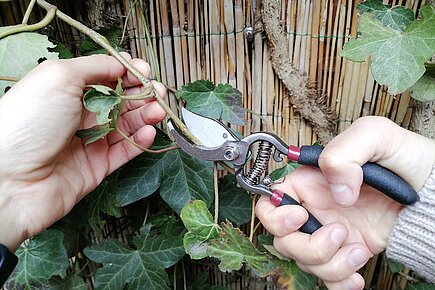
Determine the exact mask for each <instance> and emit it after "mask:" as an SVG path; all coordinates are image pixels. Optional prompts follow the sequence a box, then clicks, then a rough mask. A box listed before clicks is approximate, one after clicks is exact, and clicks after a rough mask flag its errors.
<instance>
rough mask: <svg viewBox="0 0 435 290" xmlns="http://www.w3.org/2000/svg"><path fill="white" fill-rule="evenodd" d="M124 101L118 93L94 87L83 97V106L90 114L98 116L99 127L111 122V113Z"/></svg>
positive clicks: (100, 86) (103, 87) (98, 86)
mask: <svg viewBox="0 0 435 290" xmlns="http://www.w3.org/2000/svg"><path fill="white" fill-rule="evenodd" d="M121 101H122V99H121V97H120V96H119V95H118V93H117V92H116V91H115V90H113V89H111V88H109V87H106V86H102V85H92V86H91V89H90V90H88V91H87V92H86V94H85V95H84V97H83V104H84V106H85V108H86V109H87V110H88V111H90V112H95V113H96V114H97V125H104V124H107V123H109V122H110V121H111V119H110V118H109V115H110V112H111V111H112V110H113V109H114V108H116V106H117V105H118V104H120V103H121Z"/></svg>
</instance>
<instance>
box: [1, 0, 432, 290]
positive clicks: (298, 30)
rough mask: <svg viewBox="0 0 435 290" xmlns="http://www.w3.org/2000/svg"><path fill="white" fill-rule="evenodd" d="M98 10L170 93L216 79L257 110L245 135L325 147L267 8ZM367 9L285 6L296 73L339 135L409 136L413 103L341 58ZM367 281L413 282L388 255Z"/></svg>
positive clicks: (191, 4)
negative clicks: (290, 88)
mask: <svg viewBox="0 0 435 290" xmlns="http://www.w3.org/2000/svg"><path fill="white" fill-rule="evenodd" d="M263 1H265V0H263ZM88 2H103V4H104V5H103V7H104V11H100V12H102V13H103V15H102V17H103V18H105V17H106V18H105V20H106V22H105V23H106V25H107V19H109V22H110V21H111V23H112V24H113V23H115V24H118V25H120V26H122V27H124V28H125V35H124V36H125V37H124V39H125V41H124V43H125V47H126V48H127V49H128V50H129V51H130V52H131V54H132V55H133V56H134V57H139V58H143V59H145V60H148V61H149V63H150V64H151V66H152V74H153V77H154V78H155V79H157V80H159V81H161V82H163V83H164V84H166V85H167V86H169V87H171V88H174V89H178V88H180V87H181V86H182V85H184V84H186V83H188V82H190V81H194V80H198V79H208V80H211V81H213V82H214V83H216V84H218V83H230V84H231V85H233V86H234V87H237V88H238V89H239V90H240V91H241V92H242V95H243V104H244V106H245V108H246V110H247V111H246V112H247V113H246V116H247V124H246V126H243V127H238V128H237V129H238V130H239V131H241V132H242V133H243V134H249V133H251V132H255V131H260V130H266V131H270V132H274V133H276V134H278V135H279V136H281V137H282V138H283V139H284V140H285V141H286V142H288V143H290V144H295V145H304V144H312V143H314V142H316V141H318V137H317V135H316V134H315V133H314V132H313V127H312V126H311V125H310V123H309V122H308V121H307V120H306V119H305V118H302V117H301V115H300V114H299V112H298V110H297V109H296V107H295V106H294V105H295V104H292V103H290V101H289V98H288V95H287V92H286V88H285V86H284V85H283V83H282V82H281V80H280V79H279V78H278V77H277V75H276V74H275V71H274V68H273V64H272V62H271V60H270V48H269V46H268V41H267V38H266V36H265V32H264V27H263V23H262V13H261V9H260V8H261V5H262V0H116V1H115V0H112V1H95V0H94V1H88ZM359 2H361V1H352V0H282V1H281V14H280V15H277V17H279V18H280V21H281V23H282V29H283V31H284V32H285V34H286V38H287V49H288V53H289V56H290V58H291V61H292V65H293V66H294V67H295V68H296V69H297V70H298V71H299V72H300V73H301V74H303V75H304V76H305V77H306V79H307V80H308V83H309V84H310V85H311V86H313V87H315V88H316V89H317V90H318V91H319V92H320V95H321V96H322V97H323V98H324V99H325V104H326V105H327V106H328V107H329V108H330V109H331V110H332V111H333V112H334V113H335V114H336V116H337V123H336V124H337V132H341V131H342V130H344V129H345V128H347V127H348V126H349V125H350V124H351V123H352V122H353V121H355V120H356V119H357V118H359V117H361V116H366V115H378V116H385V117H387V118H390V119H391V120H393V121H394V122H396V123H397V124H399V125H401V126H403V127H405V128H407V127H408V126H409V122H410V118H411V116H412V106H411V105H410V95H409V94H408V93H403V94H401V95H397V96H392V95H390V94H388V93H387V90H386V88H385V87H383V86H380V85H378V84H377V83H375V81H374V80H373V77H372V75H371V73H370V69H369V64H368V63H367V62H364V63H354V62H351V61H348V60H346V59H344V58H342V57H340V56H339V53H340V51H341V49H342V46H343V44H344V43H345V42H346V41H348V40H349V39H350V38H351V37H355V35H356V25H357V11H356V9H355V7H356V5H357V4H358V3H359ZM425 2H426V1H425V0H392V1H384V3H388V4H392V5H406V6H408V7H410V8H411V9H413V10H414V11H417V10H418V8H419V7H420V6H421V5H423V4H425ZM27 3H28V0H16V1H12V2H4V3H0V8H1V9H2V10H1V12H0V25H2V26H3V25H7V24H14V23H19V22H20V21H21V20H20V19H21V18H22V16H23V14H24V11H25V7H26V6H27ZM52 3H53V4H55V5H57V6H58V7H59V8H60V9H62V11H64V12H66V13H67V14H70V15H71V16H73V17H75V18H76V19H78V20H81V21H82V22H84V23H89V24H92V23H93V22H92V19H91V20H90V18H92V17H90V16H89V14H91V12H89V11H86V9H84V7H87V8H89V6H84V5H83V3H81V4H80V1H61V0H57V1H52ZM100 10H101V9H100ZM38 13H39V14H38ZM41 14H43V12H42V11H40V12H38V11H36V12H35V13H34V15H33V16H32V17H34V18H35V19H38V18H40V17H41ZM107 15H109V16H107ZM103 23H104V22H103ZM46 32H47V33H50V34H51V36H52V37H54V38H56V39H59V40H60V41H62V42H64V43H68V44H72V45H74V44H77V43H78V42H79V41H80V39H81V37H82V36H81V35H80V34H79V33H78V32H77V31H75V30H74V29H71V28H70V27H68V26H67V25H66V24H64V23H61V22H60V21H58V20H56V21H55V23H53V26H52V27H51V30H50V31H46ZM289 65H290V64H289ZM167 101H168V103H169V105H170V106H171V108H172V109H173V110H177V104H178V100H177V99H176V98H175V96H174V95H173V94H169V96H168V99H167ZM271 169H272V168H271ZM117 226H119V224H118V225H117V224H114V225H112V227H115V228H116V227H117ZM258 230H260V231H262V230H263V229H261V228H259V229H258ZM190 271H191V273H192V275H195V274H198V273H199V272H201V271H209V276H210V277H209V278H210V282H212V283H214V284H213V285H222V286H226V287H228V289H277V288H276V286H273V283H271V281H267V280H264V281H258V280H256V279H254V278H253V277H251V276H250V274H249V273H248V272H242V271H241V272H239V273H233V274H224V273H221V272H219V271H218V270H217V268H216V267H212V268H210V265H209V264H207V265H204V264H201V262H193V264H192V265H191V269H190ZM362 272H363V274H364V276H365V278H366V283H367V286H366V288H367V289H379V290H387V289H404V287H405V286H406V283H407V282H406V281H407V280H406V278H405V276H406V274H407V273H402V274H400V275H398V274H393V273H391V272H390V271H389V270H388V268H387V265H386V263H385V260H384V258H383V256H382V255H379V256H376V257H374V258H373V259H372V260H371V261H370V263H368V265H367V266H366V267H365V268H364V269H362Z"/></svg>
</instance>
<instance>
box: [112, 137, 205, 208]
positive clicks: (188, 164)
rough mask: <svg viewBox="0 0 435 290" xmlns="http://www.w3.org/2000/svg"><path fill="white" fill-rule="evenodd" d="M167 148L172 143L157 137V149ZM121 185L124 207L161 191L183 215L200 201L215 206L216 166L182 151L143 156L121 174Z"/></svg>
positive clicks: (120, 199)
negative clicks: (190, 206) (193, 202)
mask: <svg viewBox="0 0 435 290" xmlns="http://www.w3.org/2000/svg"><path fill="white" fill-rule="evenodd" d="M159 135H162V133H159ZM162 144H163V146H162ZM165 144H172V142H171V141H169V140H168V138H167V136H165V137H163V138H162V137H161V136H158V137H157V138H156V140H155V145H154V147H156V146H157V147H159V146H160V147H167V145H165ZM118 185H119V188H118V192H117V197H118V201H119V203H120V205H121V206H124V205H127V204H130V203H133V202H135V201H137V200H139V199H142V198H144V197H147V196H149V195H151V194H153V193H154V192H155V191H156V190H157V189H158V188H160V190H159V192H160V195H161V196H162V198H163V199H164V200H165V202H166V203H167V204H168V205H169V206H170V207H171V208H172V209H173V210H174V211H176V212H180V211H181V209H182V208H183V207H184V205H185V204H186V203H188V202H189V201H191V200H195V199H201V200H203V201H205V202H206V204H207V205H211V204H212V201H213V164H212V163H211V162H209V161H204V160H200V159H197V158H194V157H192V156H190V155H188V154H186V153H184V152H183V151H182V150H180V149H177V150H171V151H167V152H164V153H159V154H150V153H143V154H142V155H140V156H139V157H137V158H135V159H134V160H132V161H130V162H129V163H128V164H127V165H126V166H125V167H124V168H123V169H122V170H121V172H120V174H119V180H118Z"/></svg>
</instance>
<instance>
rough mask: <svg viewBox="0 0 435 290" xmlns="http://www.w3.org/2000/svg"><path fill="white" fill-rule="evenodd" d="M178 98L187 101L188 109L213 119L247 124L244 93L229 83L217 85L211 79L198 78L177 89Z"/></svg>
mask: <svg viewBox="0 0 435 290" xmlns="http://www.w3.org/2000/svg"><path fill="white" fill-rule="evenodd" d="M175 95H176V96H177V98H180V99H183V100H184V101H186V103H187V109H188V110H190V111H192V112H195V113H197V114H200V115H203V116H207V117H210V118H213V119H220V120H223V121H227V122H230V123H232V124H236V125H244V124H245V110H244V109H243V105H242V93H241V92H240V91H238V90H237V89H235V88H233V87H232V86H231V85H229V84H219V85H217V86H215V85H214V84H213V83H212V82H211V81H208V80H198V81H195V82H192V83H189V84H187V85H185V86H183V87H182V88H181V90H179V91H177V93H176V94H175Z"/></svg>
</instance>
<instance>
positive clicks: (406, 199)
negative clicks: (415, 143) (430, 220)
mask: <svg viewBox="0 0 435 290" xmlns="http://www.w3.org/2000/svg"><path fill="white" fill-rule="evenodd" d="M181 115H182V118H183V122H184V124H185V125H186V127H187V129H188V130H189V131H190V132H191V133H192V134H193V135H194V136H195V137H196V138H197V139H198V140H199V141H200V143H201V145H197V144H194V143H192V142H191V141H190V139H189V138H187V137H186V135H185V134H184V133H183V132H182V131H181V130H180V128H179V127H177V125H176V124H175V123H174V122H172V121H171V120H170V121H169V122H168V129H169V131H170V133H171V134H172V136H173V138H174V139H175V141H176V142H177V143H178V145H179V146H180V148H181V149H182V150H183V151H185V152H186V153H188V154H190V155H192V156H195V157H198V158H201V159H205V160H211V161H223V162H230V163H232V164H233V165H234V168H235V175H236V180H237V182H238V184H239V185H240V186H241V187H242V188H244V189H245V190H247V191H248V192H251V193H256V194H261V195H266V196H269V197H270V200H271V202H272V203H273V204H274V205H275V206H281V205H300V206H302V205H301V204H300V203H299V202H298V201H296V200H295V199H293V198H292V197H291V196H289V195H287V194H285V193H283V192H281V191H279V190H274V189H272V188H271V185H272V184H273V180H272V179H271V178H270V176H268V175H267V174H266V171H267V168H268V164H269V161H270V158H271V157H272V156H273V160H274V161H276V162H281V161H282V160H283V156H287V158H288V159H289V160H292V161H295V162H297V163H299V164H301V165H309V166H315V167H318V166H319V163H318V161H319V156H320V153H321V152H322V150H323V147H322V146H318V145H312V146H302V147H300V148H299V147H296V146H293V145H290V146H289V145H287V144H286V143H285V142H284V141H283V140H282V139H280V138H279V137H278V136H277V135H275V134H273V133H268V132H257V133H252V134H251V135H249V136H246V137H244V138H238V137H237V136H236V135H235V134H234V133H233V131H232V130H231V129H230V128H229V127H227V126H226V125H224V124H223V123H221V122H220V121H218V120H215V119H211V118H208V117H204V116H201V115H198V114H195V113H193V112H191V111H189V110H187V109H185V108H182V112H181ZM254 143H258V151H257V154H256V157H255V160H254V162H253V163H252V167H251V168H250V169H247V168H245V167H246V164H247V161H248V159H249V158H250V156H251V147H252V145H253V144H254ZM362 170H363V176H364V177H363V181H364V183H366V184H367V185H370V186H372V187H373V188H375V189H377V190H379V191H381V192H383V193H384V194H385V195H387V196H389V197H390V198H392V199H394V200H395V201H397V202H399V203H401V204H404V205H411V204H413V203H415V202H416V201H417V200H418V199H419V197H418V194H417V192H416V191H415V190H414V188H412V186H411V185H409V184H408V183H407V182H406V181H405V180H403V179H402V178H401V177H400V176H398V175H397V174H395V173H394V172H392V171H390V170H388V169H386V168H385V167H382V166H381V165H379V164H376V163H371V162H368V163H366V164H364V165H363V166H362ZM308 214H309V217H308V221H307V222H306V223H305V224H304V225H303V226H302V227H301V228H300V229H299V230H300V231H302V232H304V233H308V234H312V233H313V232H314V231H316V230H317V229H319V228H320V227H321V226H322V224H321V223H320V222H319V221H318V220H317V219H316V218H315V217H314V216H313V215H312V214H311V213H308Z"/></svg>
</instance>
